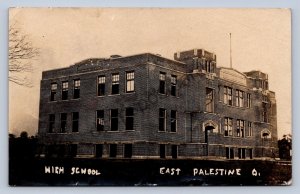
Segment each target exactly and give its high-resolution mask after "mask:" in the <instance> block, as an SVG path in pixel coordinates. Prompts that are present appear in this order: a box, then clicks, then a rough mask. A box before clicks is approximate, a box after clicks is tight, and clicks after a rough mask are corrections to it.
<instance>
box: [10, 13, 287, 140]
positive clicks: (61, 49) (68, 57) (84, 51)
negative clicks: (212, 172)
mask: <svg viewBox="0 0 300 194" xmlns="http://www.w3.org/2000/svg"><path fill="white" fill-rule="evenodd" d="M9 22H10V23H14V24H15V25H16V26H17V27H18V28H19V29H20V31H21V32H22V33H24V34H27V35H28V38H29V39H30V41H31V42H32V44H33V45H34V46H35V47H37V48H39V50H40V55H39V56H38V58H37V59H35V60H33V61H32V65H33V67H34V70H33V72H32V74H31V75H29V78H30V79H31V80H32V83H33V87H31V88H26V87H22V86H18V85H16V84H13V83H9V132H10V133H14V134H17V135H18V134H20V132H21V131H24V130H25V131H28V132H29V134H30V135H34V134H36V132H37V128H38V108H39V91H40V80H41V75H42V71H45V70H50V69H54V68H61V67H68V66H70V65H72V64H74V63H76V62H79V61H81V60H84V59H87V58H97V57H99V58H102V57H109V56H110V55H114V54H118V55H122V56H127V55H133V54H138V53H144V52H150V53H154V54H160V55H162V56H163V57H166V58H170V59H173V54H174V53H175V52H178V51H184V50H189V49H194V48H203V49H205V50H208V51H210V52H213V53H215V54H216V55H217V66H219V67H220V66H224V67H229V66H230V64H229V63H230V55H229V50H230V47H229V45H230V41H229V33H231V34H232V66H233V68H235V69H237V70H238V71H241V72H246V71H251V70H260V71H263V72H265V73H267V74H268V75H269V85H270V86H269V87H270V90H272V91H275V92H276V99H277V122H278V137H282V135H283V134H289V133H291V14H290V10H288V9H158V8H155V9H154V8H152V9H149V8H148V9H146V8H144V9H125V8H124V9H116V8H115V9H108V8H106V9H96V8H11V9H10V10H9Z"/></svg>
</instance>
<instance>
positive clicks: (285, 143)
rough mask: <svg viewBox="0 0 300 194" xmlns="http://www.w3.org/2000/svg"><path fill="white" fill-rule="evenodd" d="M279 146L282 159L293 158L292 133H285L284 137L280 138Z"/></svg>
mask: <svg viewBox="0 0 300 194" xmlns="http://www.w3.org/2000/svg"><path fill="white" fill-rule="evenodd" d="M278 148H279V157H280V158H281V159H285V160H291V154H290V152H291V150H292V135H291V134H288V135H283V137H282V139H280V140H278Z"/></svg>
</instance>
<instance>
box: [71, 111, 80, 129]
mask: <svg viewBox="0 0 300 194" xmlns="http://www.w3.org/2000/svg"><path fill="white" fill-rule="evenodd" d="M78 128H79V113H78V112H73V113H72V132H78Z"/></svg>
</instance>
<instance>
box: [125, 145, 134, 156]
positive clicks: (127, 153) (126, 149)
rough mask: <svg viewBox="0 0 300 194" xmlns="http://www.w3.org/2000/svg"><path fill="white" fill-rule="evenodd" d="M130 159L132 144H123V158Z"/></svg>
mask: <svg viewBox="0 0 300 194" xmlns="http://www.w3.org/2000/svg"><path fill="white" fill-rule="evenodd" d="M131 157H132V144H125V145H124V158H131Z"/></svg>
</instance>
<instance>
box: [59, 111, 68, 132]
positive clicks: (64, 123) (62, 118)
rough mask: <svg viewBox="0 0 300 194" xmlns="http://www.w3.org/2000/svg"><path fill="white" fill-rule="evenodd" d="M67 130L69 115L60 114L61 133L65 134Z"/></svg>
mask: <svg viewBox="0 0 300 194" xmlns="http://www.w3.org/2000/svg"><path fill="white" fill-rule="evenodd" d="M66 128H67V113H61V114H60V133H65V132H66Z"/></svg>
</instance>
